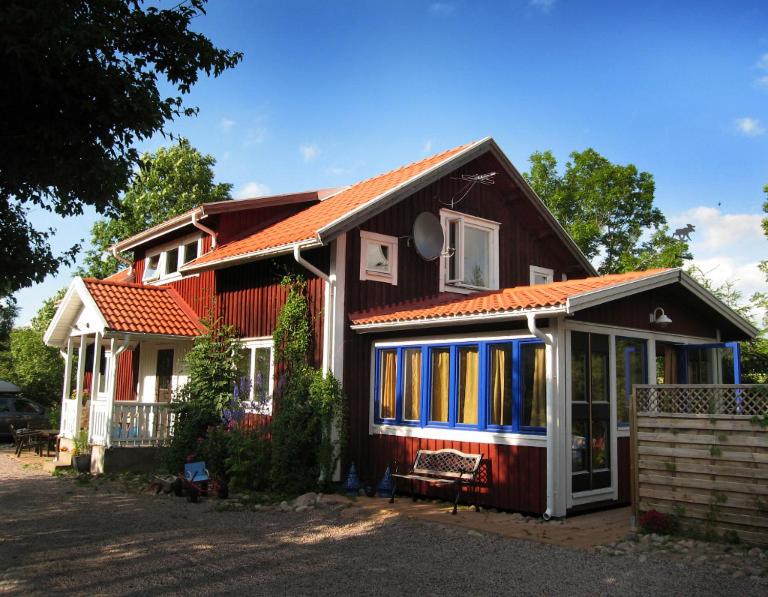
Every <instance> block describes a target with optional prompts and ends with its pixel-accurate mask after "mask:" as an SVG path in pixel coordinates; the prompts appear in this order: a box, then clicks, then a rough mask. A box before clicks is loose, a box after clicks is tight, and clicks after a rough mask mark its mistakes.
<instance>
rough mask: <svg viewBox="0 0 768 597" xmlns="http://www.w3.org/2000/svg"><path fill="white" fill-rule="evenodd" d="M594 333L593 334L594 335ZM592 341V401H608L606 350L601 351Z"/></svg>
mask: <svg viewBox="0 0 768 597" xmlns="http://www.w3.org/2000/svg"><path fill="white" fill-rule="evenodd" d="M595 336H596V334H593V335H592V337H593V339H594V337H595ZM595 344H596V343H595V342H594V340H593V342H592V355H591V357H592V362H591V364H592V371H591V374H592V388H591V390H592V402H608V351H607V350H606V351H605V352H603V351H601V350H600V349H599V348H598V347H597V346H595Z"/></svg>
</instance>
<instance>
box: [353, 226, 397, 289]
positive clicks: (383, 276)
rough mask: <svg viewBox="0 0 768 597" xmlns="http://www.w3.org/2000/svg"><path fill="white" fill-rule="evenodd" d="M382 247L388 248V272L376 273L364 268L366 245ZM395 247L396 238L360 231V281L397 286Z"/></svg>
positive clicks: (366, 252) (366, 253)
mask: <svg viewBox="0 0 768 597" xmlns="http://www.w3.org/2000/svg"><path fill="white" fill-rule="evenodd" d="M370 244H377V245H384V246H386V247H388V248H389V271H388V272H378V271H375V270H370V269H368V268H367V267H366V261H367V255H368V245H370ZM397 245H398V238H397V237H396V236H387V235H386V234H378V233H376V232H368V231H366V230H361V231H360V280H361V281H365V280H371V281H375V282H386V283H388V284H392V286H397Z"/></svg>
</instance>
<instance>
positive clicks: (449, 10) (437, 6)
mask: <svg viewBox="0 0 768 597" xmlns="http://www.w3.org/2000/svg"><path fill="white" fill-rule="evenodd" d="M429 12H431V13H432V14H433V15H438V16H441V17H447V16H449V15H452V14H453V13H454V12H456V5H455V4H454V3H453V2H433V3H432V4H430V5H429Z"/></svg>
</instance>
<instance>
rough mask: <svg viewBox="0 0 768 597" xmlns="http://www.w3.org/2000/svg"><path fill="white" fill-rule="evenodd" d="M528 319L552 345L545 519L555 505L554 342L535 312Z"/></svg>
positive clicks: (534, 330) (532, 328)
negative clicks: (539, 325) (542, 328)
mask: <svg viewBox="0 0 768 597" xmlns="http://www.w3.org/2000/svg"><path fill="white" fill-rule="evenodd" d="M526 319H527V320H528V331H530V332H531V334H533V335H534V336H536V337H537V338H539V339H540V340H542V341H543V342H544V344H546V345H547V346H548V347H550V349H549V350H548V351H547V356H548V358H547V509H546V510H545V511H544V514H542V518H544V520H549V519H550V518H552V511H553V510H554V507H555V487H554V482H555V425H554V419H553V417H554V413H555V387H554V383H553V379H554V378H553V374H554V371H553V363H552V361H553V360H554V359H552V357H551V355H552V346H553V345H554V342H553V341H552V337H551V336H550V335H548V334H545V333H544V332H542V331H541V330H540V329H539V328H537V327H536V315H535V314H533V313H527V314H526Z"/></svg>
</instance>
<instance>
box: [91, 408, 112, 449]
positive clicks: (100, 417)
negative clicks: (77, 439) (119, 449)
mask: <svg viewBox="0 0 768 597" xmlns="http://www.w3.org/2000/svg"><path fill="white" fill-rule="evenodd" d="M108 421H109V400H106V399H102V400H92V401H91V415H90V421H89V427H90V429H89V431H90V438H91V443H94V444H96V445H97V446H104V445H106V440H107V430H108V429H109V426H108Z"/></svg>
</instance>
